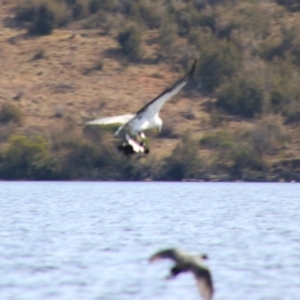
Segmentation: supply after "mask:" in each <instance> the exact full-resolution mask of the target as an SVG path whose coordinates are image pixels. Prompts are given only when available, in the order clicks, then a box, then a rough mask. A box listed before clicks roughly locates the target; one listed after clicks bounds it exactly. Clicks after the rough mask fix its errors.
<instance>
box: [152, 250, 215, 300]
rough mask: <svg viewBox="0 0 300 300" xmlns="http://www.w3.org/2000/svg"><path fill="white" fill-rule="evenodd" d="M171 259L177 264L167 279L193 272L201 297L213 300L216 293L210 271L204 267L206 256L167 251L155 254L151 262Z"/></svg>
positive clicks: (180, 251)
mask: <svg viewBox="0 0 300 300" xmlns="http://www.w3.org/2000/svg"><path fill="white" fill-rule="evenodd" d="M164 258H169V259H172V260H173V261H174V262H175V265H174V266H173V267H172V268H171V270H170V274H169V276H168V277H167V279H170V278H174V277H175V276H177V275H178V274H180V273H182V272H192V273H193V274H194V276H195V278H196V282H197V287H198V290H199V292H200V295H201V296H202V298H203V299H205V300H211V299H212V297H213V293H214V288H213V281H212V277H211V273H210V271H209V269H208V268H207V267H206V266H204V265H203V260H205V259H207V256H206V255H199V256H198V255H190V254H188V253H186V252H183V251H182V250H179V249H175V248H172V249H165V250H162V251H159V252H157V253H155V254H153V255H152V256H151V257H150V259H149V260H150V262H154V261H157V260H160V259H164Z"/></svg>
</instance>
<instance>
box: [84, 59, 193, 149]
mask: <svg viewBox="0 0 300 300" xmlns="http://www.w3.org/2000/svg"><path fill="white" fill-rule="evenodd" d="M196 63H197V60H195V61H194V63H193V65H192V67H191V69H190V71H189V72H188V73H187V74H185V75H184V76H183V77H182V78H180V79H179V80H178V81H176V82H175V83H174V84H173V85H172V86H171V87H169V88H167V89H166V90H165V91H163V92H162V93H161V94H160V95H159V96H157V97H156V98H155V99H153V100H152V101H150V102H149V103H148V104H146V105H145V106H144V107H143V108H142V109H140V110H139V111H138V112H137V113H136V114H125V115H119V116H113V117H106V118H99V119H96V120H93V121H90V122H87V123H86V125H105V124H122V125H121V126H120V127H119V128H118V130H117V131H116V132H115V136H120V135H122V136H123V138H124V140H125V141H126V142H125V144H126V145H123V144H122V145H123V146H126V148H130V147H131V152H132V153H136V151H135V148H136V147H132V146H130V145H131V142H130V140H134V141H135V142H136V143H138V144H139V145H140V146H141V147H144V146H143V144H145V143H144V141H145V139H146V136H145V134H144V131H145V130H149V129H152V128H158V130H159V131H161V128H162V125H163V121H162V119H161V118H160V117H159V112H160V110H161V108H162V106H163V105H164V104H165V103H166V102H167V101H168V100H169V99H171V98H172V97H173V96H175V95H176V94H178V93H179V92H180V91H181V90H182V89H183V87H184V86H185V85H186V84H187V83H188V81H189V80H190V78H191V77H192V76H193V74H194V71H195V67H196ZM122 145H120V146H119V147H118V148H119V150H120V149H121V148H122ZM148 150H149V149H148V148H147V147H144V151H138V152H144V153H148V152H149V151H148ZM121 151H122V150H121Z"/></svg>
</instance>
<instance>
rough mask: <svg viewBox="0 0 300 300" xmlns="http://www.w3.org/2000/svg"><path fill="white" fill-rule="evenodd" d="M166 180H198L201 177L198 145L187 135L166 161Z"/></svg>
mask: <svg viewBox="0 0 300 300" xmlns="http://www.w3.org/2000/svg"><path fill="white" fill-rule="evenodd" d="M163 169H164V170H163V172H162V174H161V178H162V179H164V180H182V179H197V178H199V177H200V175H201V161H200V158H199V147H198V143H197V142H196V141H195V140H193V139H192V138H191V136H190V134H185V135H184V137H183V138H182V140H181V142H180V143H179V144H178V145H177V146H176V148H175V149H174V150H173V152H172V154H171V155H170V156H169V157H167V158H166V159H165V161H164V167H163Z"/></svg>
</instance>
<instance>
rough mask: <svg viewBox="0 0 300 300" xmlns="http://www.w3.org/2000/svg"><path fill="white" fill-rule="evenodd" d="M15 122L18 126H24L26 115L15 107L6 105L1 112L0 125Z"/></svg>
mask: <svg viewBox="0 0 300 300" xmlns="http://www.w3.org/2000/svg"><path fill="white" fill-rule="evenodd" d="M10 121H12V122H15V123H16V124H18V125H23V122H24V114H23V112H22V111H21V110H20V109H19V108H18V107H17V106H15V105H13V104H10V103H4V104H3V105H2V108H1V111H0V123H3V124H5V123H8V122H10Z"/></svg>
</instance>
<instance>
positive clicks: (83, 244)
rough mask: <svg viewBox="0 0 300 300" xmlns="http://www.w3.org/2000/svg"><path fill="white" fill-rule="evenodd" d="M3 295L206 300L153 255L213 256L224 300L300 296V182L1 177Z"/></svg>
mask: <svg viewBox="0 0 300 300" xmlns="http://www.w3.org/2000/svg"><path fill="white" fill-rule="evenodd" d="M0 205H1V206H0V209H1V211H0V278H1V279H0V299H3V300H6V299H7V300H15V299H20V300H21V299H22V300H23V299H26V300H27V299H28V300H42V299H45V300H47V299H55V300H56V299H58V300H60V299H64V300H65V299H66V300H69V299H70V300H91V299H99V300H150V299H151V300H154V299H161V300H179V299H188V300H196V299H200V298H199V295H198V294H197V290H196V287H195V282H194V279H193V277H192V275H190V274H183V275H179V276H178V278H176V279H175V280H171V281H167V280H165V279H164V277H165V276H166V275H167V273H168V272H169V268H170V266H171V265H172V264H171V262H168V261H161V262H157V263H156V264H149V263H148V261H147V259H148V257H149V256H150V255H151V254H152V253H153V252H155V251H157V250H159V249H161V248H165V247H173V246H179V247H181V248H184V249H186V250H189V251H190V252H194V253H207V254H208V255H209V257H210V259H209V261H208V265H209V267H210V269H211V271H212V274H213V278H214V282H215V289H216V293H215V297H214V299H219V300H256V299H264V300H267V299H268V300H269V299H270V300H271V299H272V300H275V299H276V300H285V299H286V300H288V299H289V300H294V299H295V300H297V299H300V185H299V184H284V183H274V184H273V183H272V184H271V183H268V184H267V183H266V184H263V183H260V184H258V183H256V184H255V183H154V182H149V183H113V182H111V183H110V182H109V183H107V182H106V183H104V182H103V183H102V182H53V183H52V182H1V183H0Z"/></svg>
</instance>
